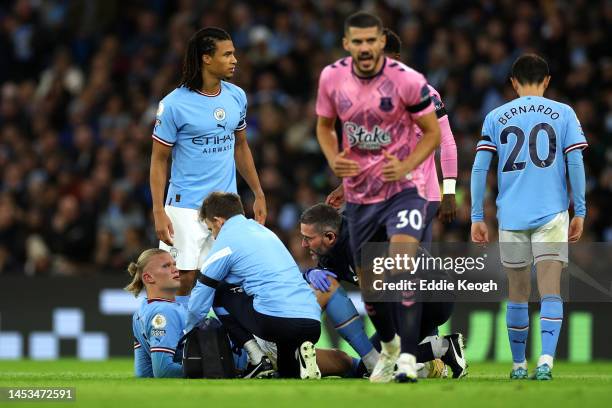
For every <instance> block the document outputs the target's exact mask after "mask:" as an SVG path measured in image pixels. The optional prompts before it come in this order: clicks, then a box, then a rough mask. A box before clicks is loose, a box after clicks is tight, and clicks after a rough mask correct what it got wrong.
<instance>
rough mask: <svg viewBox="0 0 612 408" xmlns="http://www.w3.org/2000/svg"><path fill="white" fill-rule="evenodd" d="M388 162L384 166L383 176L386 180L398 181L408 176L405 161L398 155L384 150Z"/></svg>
mask: <svg viewBox="0 0 612 408" xmlns="http://www.w3.org/2000/svg"><path fill="white" fill-rule="evenodd" d="M383 154H384V155H385V158H386V159H387V162H386V163H385V164H384V165H383V166H382V176H383V180H385V181H398V180H401V179H402V178H404V177H406V174H408V170H406V168H405V167H404V163H403V162H402V161H401V160H400V159H398V158H397V157H396V156H394V155H392V154H390V153H388V152H387V151H383Z"/></svg>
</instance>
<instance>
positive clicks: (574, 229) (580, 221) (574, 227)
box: [567, 217, 584, 242]
mask: <svg viewBox="0 0 612 408" xmlns="http://www.w3.org/2000/svg"><path fill="white" fill-rule="evenodd" d="M583 228H584V218H582V217H574V218H572V221H571V222H570V226H569V232H568V234H567V240H568V241H569V242H577V241H578V240H579V239H580V237H581V236H582V230H583Z"/></svg>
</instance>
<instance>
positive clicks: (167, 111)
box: [152, 101, 178, 146]
mask: <svg viewBox="0 0 612 408" xmlns="http://www.w3.org/2000/svg"><path fill="white" fill-rule="evenodd" d="M177 131H178V127H177V124H176V121H175V118H174V112H173V108H172V106H171V105H170V104H168V102H165V101H161V102H160V103H159V105H158V106H157V114H156V116H155V125H154V127H153V135H152V137H153V139H154V140H155V141H157V142H159V143H161V144H163V145H166V146H174V143H175V142H176V138H177V135H176V133H177Z"/></svg>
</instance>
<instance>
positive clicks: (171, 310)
mask: <svg viewBox="0 0 612 408" xmlns="http://www.w3.org/2000/svg"><path fill="white" fill-rule="evenodd" d="M145 310H146V312H145V313H144V316H142V317H143V318H144V319H146V321H147V323H148V324H150V325H151V326H153V327H155V328H158V329H160V328H163V327H165V326H166V325H167V324H168V322H173V321H175V320H177V319H180V317H181V306H180V305H179V304H178V303H176V302H172V301H169V300H165V299H149V300H148V303H147V306H146V308H145Z"/></svg>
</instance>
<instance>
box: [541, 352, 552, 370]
mask: <svg viewBox="0 0 612 408" xmlns="http://www.w3.org/2000/svg"><path fill="white" fill-rule="evenodd" d="M542 364H548V366H549V367H550V368H553V356H551V355H548V354H542V355H541V356H540V358H539V359H538V367H539V366H541V365H542Z"/></svg>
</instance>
